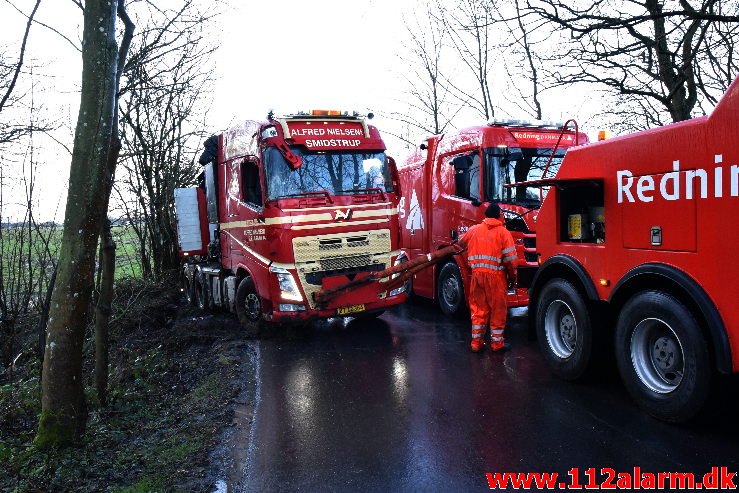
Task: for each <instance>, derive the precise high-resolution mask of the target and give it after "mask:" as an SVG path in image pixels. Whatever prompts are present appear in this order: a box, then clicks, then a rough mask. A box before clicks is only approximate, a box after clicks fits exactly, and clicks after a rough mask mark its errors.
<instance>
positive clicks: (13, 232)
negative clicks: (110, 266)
mask: <svg viewBox="0 0 739 493" xmlns="http://www.w3.org/2000/svg"><path fill="white" fill-rule="evenodd" d="M112 233H113V239H114V240H115V242H116V271H115V277H116V279H121V278H124V277H134V278H138V277H141V262H140V261H139V254H138V246H139V240H138V237H137V236H136V234H135V233H134V231H133V229H132V228H131V227H128V226H115V227H113V228H112ZM61 240H62V228H61V227H48V226H45V227H41V228H39V229H38V230H34V231H31V232H29V231H28V230H24V229H23V228H20V227H5V228H3V229H2V231H1V232H0V263H2V269H3V278H4V279H6V280H7V279H11V278H15V277H17V276H19V275H20V276H24V275H26V274H27V273H26V272H24V270H28V266H29V265H31V266H37V267H38V266H46V269H45V270H46V271H47V274H48V276H51V270H52V267H51V264H50V263H49V261H48V259H49V255H50V256H51V257H52V258H53V259H54V262H56V261H57V259H58V255H59V247H60V245H61ZM47 241H48V251H47V249H46V246H45V243H46V242H47ZM29 244H30V246H29ZM29 262H30V264H29Z"/></svg>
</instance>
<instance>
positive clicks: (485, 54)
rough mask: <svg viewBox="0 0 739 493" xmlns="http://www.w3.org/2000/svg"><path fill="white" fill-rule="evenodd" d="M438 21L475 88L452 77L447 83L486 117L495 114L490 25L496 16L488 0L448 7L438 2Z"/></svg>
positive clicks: (463, 99) (463, 2) (474, 0)
mask: <svg viewBox="0 0 739 493" xmlns="http://www.w3.org/2000/svg"><path fill="white" fill-rule="evenodd" d="M437 21H438V22H442V23H443V24H444V26H445V28H446V32H447V33H448V37H449V40H450V43H451V46H452V47H453V48H454V50H455V52H456V56H457V57H458V59H459V60H460V61H461V63H462V64H463V65H464V66H466V67H467V69H468V71H469V74H471V75H472V76H473V78H474V80H475V83H476V88H475V89H474V90H469V89H467V88H466V86H464V85H462V84H457V83H452V82H451V81H448V82H449V86H450V87H451V88H452V89H454V90H455V92H456V95H457V97H458V98H459V99H460V101H462V103H463V104H470V105H472V107H474V109H475V110H477V112H478V113H479V114H480V115H481V116H482V117H483V118H484V119H485V120H490V119H491V118H493V116H495V105H494V104H493V97H492V93H491V80H490V69H491V65H492V57H493V55H494V50H493V48H494V42H493V39H492V37H491V30H490V26H491V25H493V24H494V23H495V22H496V19H495V18H494V17H493V15H492V10H491V9H490V6H489V5H488V1H487V0H460V1H459V2H455V4H454V6H453V7H451V8H449V7H444V6H442V5H440V8H439V14H438V17H437Z"/></svg>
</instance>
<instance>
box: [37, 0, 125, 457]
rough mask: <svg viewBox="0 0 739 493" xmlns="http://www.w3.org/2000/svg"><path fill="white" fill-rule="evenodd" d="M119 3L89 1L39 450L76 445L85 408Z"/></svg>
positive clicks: (43, 389)
mask: <svg viewBox="0 0 739 493" xmlns="http://www.w3.org/2000/svg"><path fill="white" fill-rule="evenodd" d="M117 7H118V0H110V1H100V0H87V1H86V2H85V10H84V33H83V43H82V88H81V99H80V110H79V115H78V117H77V127H76V130H75V140H74V150H73V152H72V164H71V167H70V173H69V192H68V196H67V206H66V212H65V218H64V233H63V236H62V245H61V254H60V258H59V270H58V273H57V279H56V283H55V286H54V292H53V294H52V300H51V309H50V312H49V324H48V326H47V329H46V330H47V338H46V341H47V343H46V350H45V356H44V364H43V377H42V378H43V381H42V385H41V417H40V419H39V427H38V432H37V435H36V439H35V443H36V444H37V445H38V446H40V447H50V446H60V445H66V444H69V443H71V442H74V441H77V440H78V439H79V438H80V436H81V435H82V433H84V430H85V425H86V421H87V405H86V402H85V393H84V388H83V381H82V343H83V340H84V334H85V326H86V323H87V319H88V312H89V307H90V297H91V294H92V288H93V281H94V273H93V271H94V266H95V251H96V246H97V239H98V236H99V234H100V230H101V229H102V221H103V218H104V215H105V210H104V206H105V205H106V203H107V197H106V196H105V192H106V191H107V189H108V186H107V185H108V180H109V179H110V177H109V173H108V155H109V150H110V143H111V134H112V132H111V129H112V126H113V116H114V108H115V93H116V72H117V61H118V50H117V46H116V41H115V25H116V10H117Z"/></svg>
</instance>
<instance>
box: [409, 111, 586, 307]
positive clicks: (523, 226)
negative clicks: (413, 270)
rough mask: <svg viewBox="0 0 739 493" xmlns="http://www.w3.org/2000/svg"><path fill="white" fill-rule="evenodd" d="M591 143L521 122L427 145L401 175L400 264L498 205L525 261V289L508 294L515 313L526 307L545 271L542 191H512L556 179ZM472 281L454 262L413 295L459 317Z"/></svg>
mask: <svg viewBox="0 0 739 493" xmlns="http://www.w3.org/2000/svg"><path fill="white" fill-rule="evenodd" d="M572 123H573V124H574V122H572ZM587 141H588V140H587V136H586V135H585V134H583V133H579V132H578V131H577V128H576V125H573V126H569V125H568V126H567V128H565V125H563V124H557V123H552V122H542V121H521V120H493V121H492V122H490V123H489V124H488V125H485V126H476V127H469V128H464V129H461V130H456V131H453V132H448V133H446V134H443V135H434V136H432V137H429V138H427V139H425V140H424V141H423V143H422V144H421V145H420V146H419V147H418V148H416V149H415V151H414V152H413V153H412V154H411V155H410V156H409V157H408V159H406V161H405V162H404V163H403V164H401V165H400V166H399V169H398V174H399V176H400V181H401V188H402V190H403V195H402V197H401V199H400V204H399V207H398V212H399V215H400V244H401V248H402V250H403V258H402V259H401V260H403V261H406V260H412V259H414V258H416V257H418V256H422V255H427V254H429V253H432V252H434V251H437V250H439V249H440V248H444V247H445V246H447V245H449V244H451V243H452V242H453V241H454V240H455V239H457V238H459V237H461V235H463V234H464V233H465V231H467V229H469V227H470V226H473V225H474V224H477V223H479V222H480V221H482V220H483V219H484V216H485V207H486V206H487V205H488V204H489V203H490V202H493V201H495V202H498V203H499V204H500V207H501V210H502V213H503V216H504V219H505V221H506V227H507V228H508V229H509V230H510V231H511V234H512V235H513V238H514V241H515V242H516V247H517V253H518V267H519V274H518V277H519V287H518V288H517V289H516V290H515V291H511V292H509V294H508V300H507V301H508V306H509V307H525V306H526V305H527V303H528V295H527V294H526V289H525V287H526V286H528V283H529V282H530V281H531V279H532V278H533V274H534V272H535V268H536V267H537V266H538V258H537V254H536V217H537V211H538V208H539V205H540V203H541V196H540V190H539V188H537V187H528V186H527V185H525V184H524V185H515V186H512V187H510V186H508V187H507V186H506V185H512V184H517V183H523V182H527V181H530V180H534V179H539V178H541V177H542V176H543V175H544V173H545V171H546V173H547V174H546V176H554V174H555V173H556V170H557V168H558V167H559V163H560V162H561V161H562V157H563V156H564V154H565V152H566V151H567V149H569V148H570V147H572V146H575V145H579V144H584V143H586V142H587ZM469 279H470V271H469V269H468V268H467V264H466V262H465V260H464V258H463V257H462V256H455V257H453V258H452V259H450V260H449V261H448V262H445V263H442V264H439V265H436V266H434V267H433V268H429V269H426V270H424V271H422V272H419V273H418V274H416V275H415V276H414V278H413V279H412V282H411V283H409V288H410V289H412V292H413V294H414V295H418V296H422V297H425V298H431V299H435V300H437V302H438V304H439V307H440V308H441V310H442V311H443V312H444V313H445V314H447V315H453V314H457V313H459V312H460V311H462V310H464V309H465V308H466V306H467V303H466V302H465V300H466V299H467V296H466V293H467V290H468V289H469ZM411 286H412V287H411Z"/></svg>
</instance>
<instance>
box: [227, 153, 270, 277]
mask: <svg viewBox="0 0 739 493" xmlns="http://www.w3.org/2000/svg"><path fill="white" fill-rule="evenodd" d="M226 173H227V177H226V178H227V180H228V182H227V199H226V209H227V210H226V217H227V219H228V224H227V225H225V226H224V228H225V229H227V234H226V237H227V238H228V250H229V251H230V257H231V266H234V265H236V264H238V262H239V260H242V259H243V258H244V257H245V256H247V255H248V252H249V250H252V251H254V250H255V249H256V246H257V242H259V241H261V240H263V239H264V235H265V231H264V222H263V220H262V207H263V195H262V184H261V179H260V174H259V166H258V162H257V159H256V158H255V157H246V158H243V159H235V160H233V161H231V162H229V163H228V164H227V170H226ZM242 261H244V260H242Z"/></svg>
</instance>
